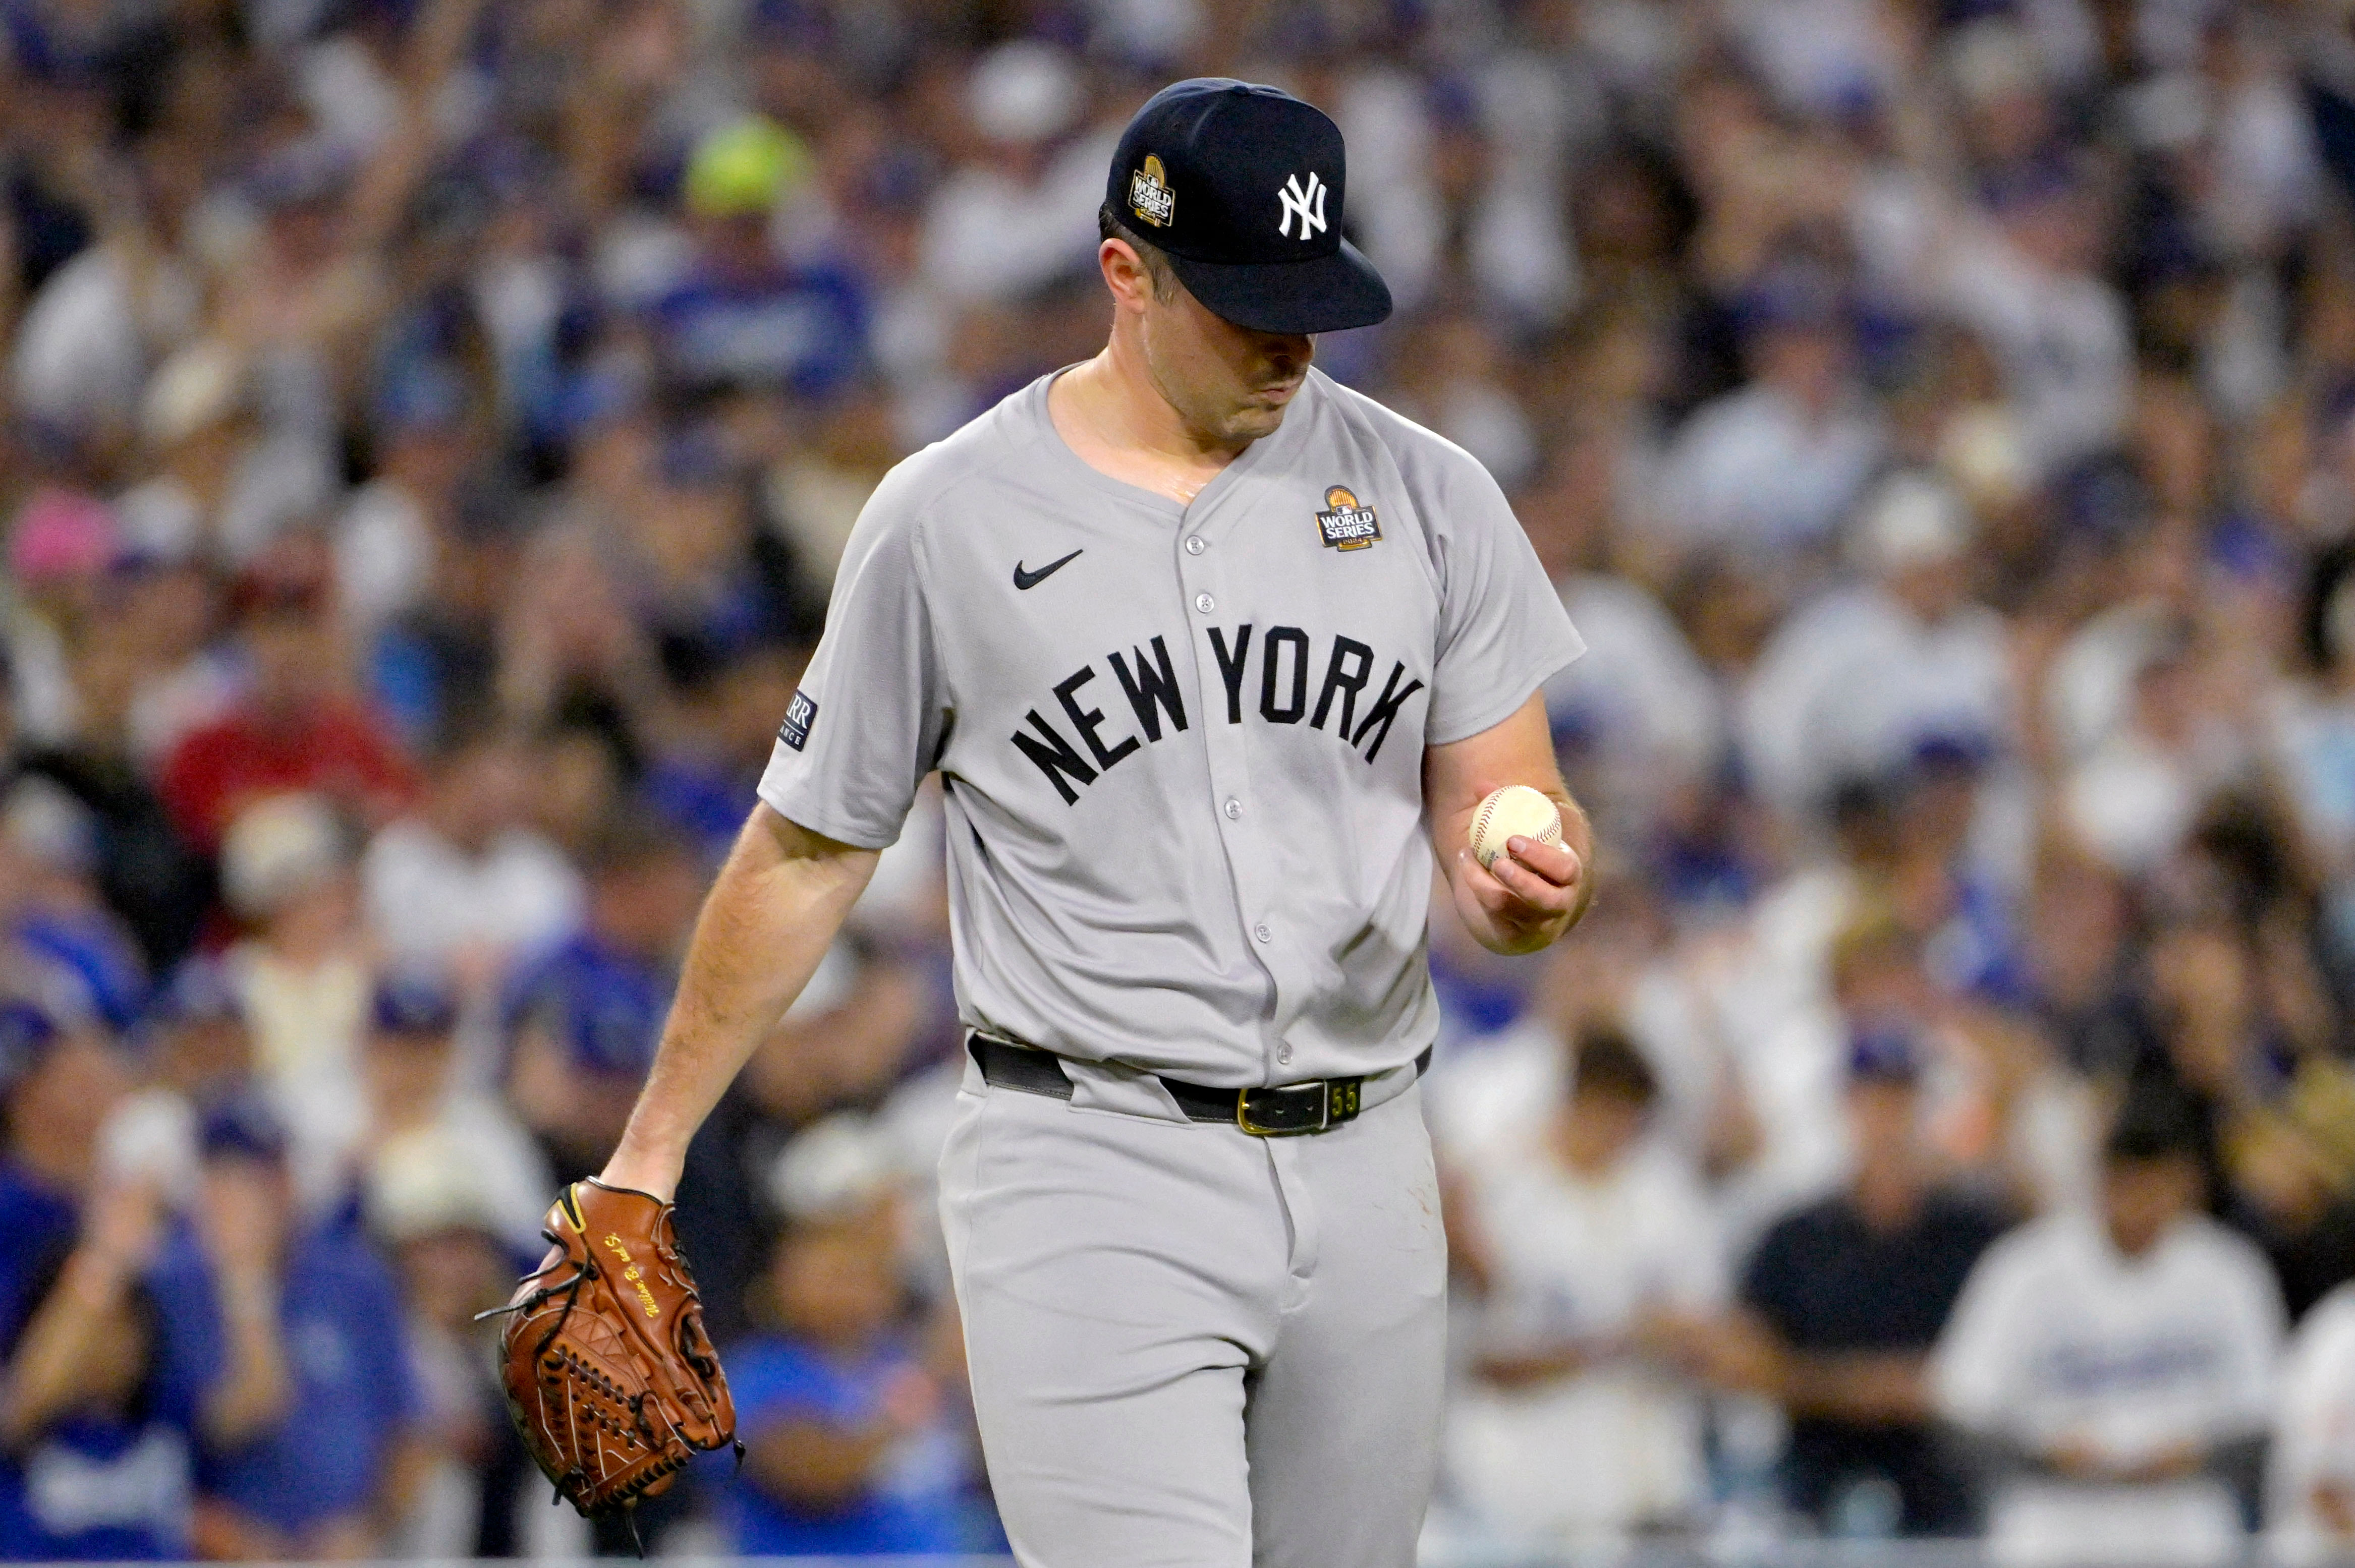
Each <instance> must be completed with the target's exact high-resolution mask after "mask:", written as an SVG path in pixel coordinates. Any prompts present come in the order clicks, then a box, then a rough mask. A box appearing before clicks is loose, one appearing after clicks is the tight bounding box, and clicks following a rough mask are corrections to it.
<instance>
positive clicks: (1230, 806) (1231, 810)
mask: <svg viewBox="0 0 2355 1568" xmlns="http://www.w3.org/2000/svg"><path fill="white" fill-rule="evenodd" d="M1226 810H1227V821H1231V822H1233V821H1241V819H1242V814H1243V803H1242V802H1241V800H1236V799H1235V798H1234V797H1233V796H1231V795H1230V796H1228V797H1227V807H1226Z"/></svg>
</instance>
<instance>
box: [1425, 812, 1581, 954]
mask: <svg viewBox="0 0 2355 1568" xmlns="http://www.w3.org/2000/svg"><path fill="white" fill-rule="evenodd" d="M1448 881H1449V882H1450V883H1451V884H1452V885H1454V887H1455V908H1456V911H1457V912H1458V913H1459V914H1461V915H1462V916H1464V923H1465V925H1466V926H1469V927H1471V928H1472V934H1473V935H1474V936H1475V937H1476V938H1479V940H1480V944H1481V945H1482V946H1483V947H1486V948H1490V949H1492V950H1493V951H1496V952H1499V953H1530V952H1535V951H1536V950H1537V949H1538V948H1542V947H1544V946H1545V945H1546V944H1547V943H1549V942H1550V941H1552V940H1553V939H1554V938H1556V937H1559V936H1561V934H1562V933H1563V932H1564V931H1566V930H1568V929H1569V928H1570V927H1571V924H1572V920H1573V919H1574V918H1575V916H1578V915H1580V914H1582V913H1583V912H1584V906H1585V902H1586V886H1585V882H1586V864H1585V863H1584V862H1583V861H1582V860H1581V859H1580V858H1579V855H1578V852H1577V851H1576V850H1573V849H1572V848H1570V847H1569V846H1568V845H1566V844H1546V843H1540V842H1538V841H1537V840H1535V839H1531V838H1523V837H1520V836H1518V835H1516V836H1515V837H1513V838H1510V839H1508V840H1507V841H1506V842H1505V853H1503V854H1501V855H1498V856H1497V858H1496V860H1495V861H1494V862H1492V863H1490V864H1488V865H1487V866H1483V865H1482V864H1481V863H1480V862H1479V861H1478V860H1477V859H1476V857H1475V856H1474V855H1473V853H1472V852H1471V851H1470V850H1469V849H1460V850H1458V851H1456V852H1455V875H1454V876H1452V877H1450V878H1448Z"/></svg>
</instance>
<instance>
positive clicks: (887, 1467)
mask: <svg viewBox="0 0 2355 1568" xmlns="http://www.w3.org/2000/svg"><path fill="white" fill-rule="evenodd" d="M912 1359H913V1358H912V1356H911V1354H910V1352H909V1351H908V1349H907V1347H906V1346H905V1345H902V1344H899V1343H892V1344H889V1345H887V1346H885V1347H884V1348H883V1349H881V1350H879V1351H877V1352H875V1353H874V1354H872V1355H870V1356H867V1357H865V1358H863V1359H861V1360H859V1361H853V1362H848V1363H844V1362H840V1361H832V1360H829V1359H828V1358H826V1356H823V1355H821V1354H820V1353H819V1352H818V1351H816V1350H815V1348H814V1347H812V1346H811V1345H809V1344H808V1343H806V1342H805V1341H803V1340H794V1339H791V1338H763V1339H759V1340H751V1341H749V1342H748V1343H745V1344H743V1345H741V1346H738V1347H737V1348H736V1349H735V1350H733V1351H730V1353H729V1357H728V1387H729V1392H730V1393H732V1394H734V1396H735V1399H736V1419H737V1425H738V1429H739V1430H740V1431H741V1432H742V1433H743V1435H744V1440H745V1441H746V1442H748V1443H753V1442H758V1441H759V1440H760V1438H761V1437H762V1436H763V1435H764V1434H766V1433H768V1432H771V1431H773V1430H774V1429H776V1428H777V1427H779V1426H782V1425H786V1424H788V1423H794V1422H806V1423H813V1424H816V1425H836V1426H863V1425H867V1424H868V1423H869V1422H871V1421H873V1420H874V1419H875V1418H876V1415H877V1413H878V1412H879V1409H880V1407H881V1404H882V1399H883V1391H884V1390H885V1388H887V1387H888V1386H889V1385H890V1382H891V1380H892V1379H893V1378H895V1377H898V1376H900V1375H902V1373H903V1372H904V1371H905V1369H906V1368H907V1367H908V1365H909V1364H910V1362H911V1361H912ZM966 1469H967V1463H966V1455H965V1449H964V1444H963V1443H961V1442H960V1441H959V1440H958V1438H957V1436H956V1434H955V1433H954V1431H952V1430H951V1429H950V1428H949V1427H948V1426H947V1425H946V1424H945V1423H943V1424H940V1425H937V1426H936V1427H935V1428H934V1429H932V1430H931V1431H927V1432H922V1433H919V1434H916V1435H915V1436H911V1437H910V1438H908V1439H907V1440H906V1441H905V1442H903V1443H902V1444H901V1445H900V1446H899V1448H898V1449H897V1451H895V1452H894V1453H892V1454H890V1456H888V1457H887V1458H886V1459H885V1461H884V1464H883V1473H882V1475H881V1477H880V1478H879V1481H878V1483H877V1485H876V1486H875V1488H874V1489H872V1490H870V1491H868V1493H867V1494H866V1495H865V1496H863V1497H860V1498H858V1499H854V1500H853V1501H851V1502H849V1503H847V1504H845V1505H844V1506H843V1507H841V1508H839V1509H837V1510H832V1511H829V1512H826V1513H812V1512H809V1511H807V1510H804V1509H802V1508H800V1507H797V1506H796V1505H794V1504H793V1503H790V1502H787V1501H785V1500H783V1499H780V1498H776V1497H773V1496H771V1495H770V1494H769V1493H767V1492H765V1491H762V1489H761V1488H760V1487H759V1486H757V1485H756V1484H754V1482H753V1480H752V1478H751V1476H750V1474H749V1473H748V1474H747V1475H745V1476H744V1477H743V1478H741V1479H740V1480H739V1481H738V1482H737V1483H736V1485H735V1487H734V1489H733V1492H732V1499H731V1510H730V1511H731V1513H732V1515H733V1523H734V1526H735V1549H736V1551H737V1552H739V1553H740V1554H741V1555H743V1556H747V1557H869V1556H889V1555H890V1554H892V1553H895V1552H896V1553H906V1554H911V1555H913V1554H921V1553H926V1552H940V1553H947V1552H962V1551H965V1550H968V1549H969V1547H970V1545H971V1539H970V1538H971V1534H972V1531H971V1528H970V1521H969V1520H968V1519H967V1518H966V1515H967V1512H968V1511H969V1510H968V1507H967V1503H966V1499H965V1496H964V1480H965V1471H966Z"/></svg>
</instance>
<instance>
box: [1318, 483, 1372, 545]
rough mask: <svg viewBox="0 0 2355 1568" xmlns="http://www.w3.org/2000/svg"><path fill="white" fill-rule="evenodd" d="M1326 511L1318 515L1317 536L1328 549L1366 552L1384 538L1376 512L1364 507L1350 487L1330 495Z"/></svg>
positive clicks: (1336, 487)
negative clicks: (1364, 550)
mask: <svg viewBox="0 0 2355 1568" xmlns="http://www.w3.org/2000/svg"><path fill="white" fill-rule="evenodd" d="M1325 507H1326V510H1324V511H1322V512H1319V513H1318V514H1316V532H1317V533H1318V534H1319V535H1322V536H1323V538H1324V540H1325V545H1326V547H1327V549H1334V550H1362V549H1364V548H1365V547H1366V546H1369V545H1370V544H1372V543H1374V541H1376V540H1377V539H1380V537H1381V536H1382V524H1381V520H1380V518H1378V517H1376V516H1375V515H1374V509H1373V508H1372V507H1370V506H1366V505H1361V504H1360V503H1359V501H1358V497H1357V494H1356V493H1355V492H1353V491H1351V490H1350V489H1349V488H1348V486H1347V485H1342V484H1337V485H1334V486H1333V487H1332V488H1331V489H1329V490H1327V491H1326V493H1325Z"/></svg>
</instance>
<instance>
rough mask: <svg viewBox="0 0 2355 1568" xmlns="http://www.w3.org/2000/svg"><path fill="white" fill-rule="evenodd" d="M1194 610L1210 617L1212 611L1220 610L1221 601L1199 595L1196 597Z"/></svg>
mask: <svg viewBox="0 0 2355 1568" xmlns="http://www.w3.org/2000/svg"><path fill="white" fill-rule="evenodd" d="M1194 608H1195V609H1199V610H1200V611H1201V612H1202V613H1203V614H1204V615H1208V614H1209V613H1210V611H1212V610H1214V609H1218V608H1219V601H1218V600H1217V599H1212V598H1211V597H1210V596H1209V594H1206V593H1198V594H1196V595H1195V596H1194Z"/></svg>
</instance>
